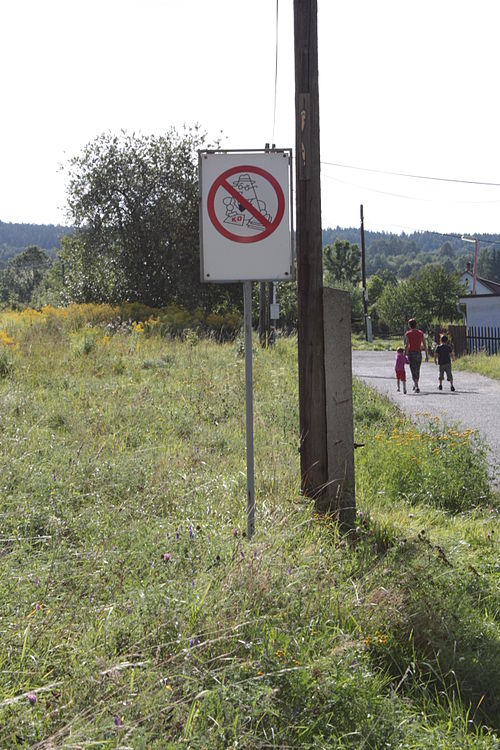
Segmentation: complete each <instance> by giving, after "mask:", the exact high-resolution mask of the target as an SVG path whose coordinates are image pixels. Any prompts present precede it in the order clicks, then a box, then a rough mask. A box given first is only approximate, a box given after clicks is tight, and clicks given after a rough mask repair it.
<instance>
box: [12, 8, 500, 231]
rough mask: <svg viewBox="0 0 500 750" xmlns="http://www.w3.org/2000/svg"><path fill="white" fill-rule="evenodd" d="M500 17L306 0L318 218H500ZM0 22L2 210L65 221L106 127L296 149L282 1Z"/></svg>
mask: <svg viewBox="0 0 500 750" xmlns="http://www.w3.org/2000/svg"><path fill="white" fill-rule="evenodd" d="M499 27H500V3H498V0H475V2H474V3H471V2H470V0H420V1H419V2H418V3H416V2H409V0H378V2H376V3H375V2H373V0H318V38H319V86H320V104H319V106H320V131H321V132H320V140H321V143H320V146H321V184H322V198H321V202H322V224H323V227H328V226H331V227H336V226H341V227H357V226H359V222H360V205H361V204H362V205H363V211H364V223H365V229H367V230H374V231H387V232H396V233H401V232H407V233H411V232H413V231H420V230H422V231H423V230H432V231H436V232H441V233H453V234H466V235H470V236H474V234H475V233H483V234H488V233H500V148H499V147H498V146H499V132H500V128H499V117H498V115H499V114H500V103H499V96H498V75H497V72H498V68H499V53H498V28H499ZM0 28H1V30H2V34H1V43H0V66H1V70H2V87H1V97H2V117H1V126H0V221H4V222H16V223H17V222H25V223H40V224H50V223H56V224H57V223H67V216H66V214H65V203H66V178H65V171H64V165H65V164H67V163H68V161H69V159H70V158H71V157H73V156H76V155H78V154H79V153H80V152H81V150H82V149H83V147H84V145H85V144H86V143H88V142H90V141H92V140H93V139H94V138H96V137H97V136H98V135H99V134H101V133H103V132H112V133H119V132H120V131H121V130H125V131H128V132H135V133H140V134H144V135H149V134H155V135H161V134H162V133H165V132H166V131H167V130H169V129H170V128H171V127H175V128H177V129H181V128H182V127H183V126H184V124H186V125H192V124H194V123H198V124H199V125H200V126H201V127H202V129H204V130H205V131H206V132H207V134H208V136H209V138H210V139H212V140H215V139H217V138H219V137H220V138H221V144H222V146H223V147H225V148H228V149H253V148H256V149H257V148H263V147H264V146H265V144H266V143H275V144H276V146H277V147H282V148H289V147H291V148H292V149H293V150H295V143H294V137H295V136H294V133H295V124H294V122H295V114H294V57H293V0H278V2H277V0H252V1H251V2H250V1H249V0H247V2H244V1H242V2H235V0H85V1H84V0H44V2H43V3H41V2H40V0H16V2H3V3H1V4H0ZM396 173H397V174H396ZM402 175H411V176H402ZM423 178H426V179H423ZM427 178H434V179H427ZM477 183H496V184H494V185H491V184H490V185H484V184H477Z"/></svg>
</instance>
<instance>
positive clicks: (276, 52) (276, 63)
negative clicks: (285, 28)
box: [271, 0, 279, 143]
mask: <svg viewBox="0 0 500 750" xmlns="http://www.w3.org/2000/svg"><path fill="white" fill-rule="evenodd" d="M278 21H279V0H276V36H275V56H274V107H273V137H272V138H271V143H274V131H275V128H276V103H277V100H278Z"/></svg>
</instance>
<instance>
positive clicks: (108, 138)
mask: <svg viewBox="0 0 500 750" xmlns="http://www.w3.org/2000/svg"><path fill="white" fill-rule="evenodd" d="M216 145H217V144H209V143H207V136H206V134H205V133H203V132H202V131H201V130H200V129H199V128H198V127H194V128H190V129H185V130H184V131H183V132H181V133H179V132H177V131H176V130H174V129H172V130H170V131H168V132H167V133H166V134H165V135H163V136H142V135H135V134H132V135H131V134H127V133H126V132H122V133H120V134H118V135H115V134H112V133H104V134H102V135H100V136H98V137H97V138H96V139H94V140H93V141H91V142H90V143H88V144H87V145H86V146H85V147H84V148H83V149H82V151H81V153H80V154H78V155H77V156H75V157H74V158H73V159H71V160H70V161H69V162H68V164H67V167H66V171H67V185H68V187H67V215H68V225H69V226H67V227H54V226H48V227H46V232H38V233H37V230H36V227H37V226H38V225H24V224H22V225H9V224H5V223H2V222H0V242H2V241H3V242H4V243H5V241H6V240H8V241H9V243H11V242H12V243H18V242H20V239H21V238H24V239H26V238H27V237H28V236H29V237H30V244H29V245H28V247H25V248H24V249H23V250H22V252H19V251H17V252H13V251H12V250H11V249H9V248H11V245H9V246H8V248H7V245H5V244H4V245H3V246H0V301H1V302H2V303H4V304H17V305H25V304H38V305H40V304H44V303H46V302H50V303H51V304H67V303H69V302H110V303H117V302H123V301H128V302H140V303H143V304H145V305H148V306H150V307H161V306H165V305H166V304H172V303H175V304H177V305H179V306H183V307H185V308H187V309H189V310H194V309H197V308H200V309H203V310H204V311H208V310H209V311H214V312H218V311H221V310H224V311H226V310H231V309H234V310H241V307H242V299H241V288H240V285H212V284H203V283H201V281H200V270H199V268H200V247H199V218H198V217H199V190H198V168H197V152H198V150H199V149H201V148H207V147H216ZM35 236H36V237H37V238H38V241H37V242H34V241H33V237H35ZM495 237H497V236H495ZM495 237H490V238H488V240H489V241H490V243H491V244H490V245H489V246H483V247H482V249H481V253H480V257H479V273H480V275H483V276H485V277H487V278H490V279H492V280H499V281H500V236H498V242H499V245H498V248H497V246H496V245H495V244H494V242H495V241H496V239H495ZM366 239H367V257H366V269H367V275H368V277H369V278H370V281H369V285H368V299H369V305H370V312H371V314H372V317H373V320H374V324H375V326H378V325H380V326H382V325H385V326H388V327H392V326H394V325H396V318H397V315H396V314H393V313H392V312H391V303H390V300H394V299H398V300H399V301H398V304H397V305H396V307H397V310H399V311H402V310H403V309H405V310H406V309H407V307H408V309H410V308H411V312H412V314H418V317H419V320H421V321H423V319H424V317H423V313H424V310H427V312H426V313H425V317H426V318H428V317H429V315H432V316H434V317H438V318H440V317H442V316H445V317H446V316H448V317H449V318H450V319H451V318H452V317H453V316H454V315H456V296H457V294H458V293H459V292H460V285H459V279H458V277H459V272H461V271H463V270H464V269H465V264H466V261H467V260H471V259H472V255H471V250H470V244H468V245H466V244H465V243H464V242H463V241H461V239H460V238H458V237H454V236H450V237H449V238H447V239H445V240H444V241H443V236H442V235H436V234H434V233H432V232H423V233H414V234H412V235H406V234H403V235H401V236H399V235H393V234H390V233H384V232H379V233H375V232H366ZM323 240H324V274H325V283H326V284H328V285H330V286H340V287H342V288H345V289H348V290H349V291H350V292H351V296H352V308H353V313H352V315H353V319H354V320H356V319H360V318H362V314H363V300H362V295H361V288H360V252H359V244H358V243H359V230H358V229H341V228H339V227H337V228H336V229H331V228H328V229H325V230H324V232H323ZM482 241H484V242H486V238H484V240H482ZM54 242H57V243H59V242H60V248H59V249H54V245H53V243H54ZM48 245H50V247H48ZM2 265H3V267H2ZM451 280H453V283H452V281H451ZM398 282H399V283H398ZM436 285H437V291H436V290H434V291H431V290H433V289H434V287H435V286H436ZM279 288H280V293H279V296H280V300H279V301H280V303H281V312H282V316H283V318H282V320H283V319H284V321H285V325H286V327H287V328H288V329H290V328H292V327H293V326H294V321H295V322H296V293H295V285H294V284H293V283H291V284H280V285H279ZM415 290H420V291H419V294H418V295H417V296H415V295H416V291H415ZM424 291H425V293H424ZM443 294H444V295H445V299H446V300H448V301H449V300H451V299H452V298H453V305H452V304H451V302H450V304H448V305H447V306H446V305H442V304H440V303H439V298H440V297H442V296H443ZM403 303H404V304H403ZM452 308H453V309H452ZM417 310H421V311H422V314H419V313H417ZM429 311H430V312H429Z"/></svg>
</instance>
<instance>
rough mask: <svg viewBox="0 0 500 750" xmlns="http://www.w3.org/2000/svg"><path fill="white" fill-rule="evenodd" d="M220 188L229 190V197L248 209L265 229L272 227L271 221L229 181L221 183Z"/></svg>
mask: <svg viewBox="0 0 500 750" xmlns="http://www.w3.org/2000/svg"><path fill="white" fill-rule="evenodd" d="M220 187H221V188H224V190H227V192H228V193H229V195H232V196H233V198H234V199H235V200H237V201H238V203H239V204H240V205H241V206H243V207H244V208H246V210H247V211H248V212H249V213H251V214H252V216H253V217H254V218H255V219H258V221H259V222H260V223H261V224H262V225H263V226H265V227H267V228H269V227H271V226H272V222H271V221H269V219H268V218H267V217H266V216H264V214H261V213H260V211H259V209H258V208H256V207H255V206H254V205H253V203H250V201H248V200H247V199H246V198H245V197H244V196H243V195H242V194H241V193H240V192H238V190H236V188H235V187H233V186H232V185H231V183H229V182H228V181H227V180H222V181H221V183H220Z"/></svg>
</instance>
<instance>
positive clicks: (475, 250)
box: [462, 235, 478, 294]
mask: <svg viewBox="0 0 500 750" xmlns="http://www.w3.org/2000/svg"><path fill="white" fill-rule="evenodd" d="M462 240H463V241H464V242H473V243H474V246H475V247H474V276H473V280H472V294H475V293H476V279H477V255H478V241H477V239H476V238H475V237H466V236H465V235H462Z"/></svg>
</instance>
